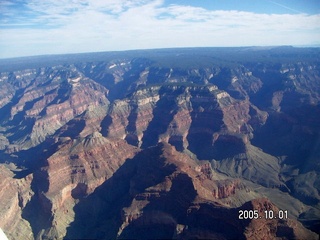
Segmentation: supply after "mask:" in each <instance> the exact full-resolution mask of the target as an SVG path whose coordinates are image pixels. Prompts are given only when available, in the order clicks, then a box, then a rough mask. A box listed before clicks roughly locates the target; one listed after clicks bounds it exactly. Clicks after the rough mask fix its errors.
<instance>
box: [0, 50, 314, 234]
mask: <svg viewBox="0 0 320 240" xmlns="http://www.w3.org/2000/svg"><path fill="white" fill-rule="evenodd" d="M319 71H320V48H294V47H290V46H283V47H243V48H181V49H154V50H139V51H138V50H137V51H124V52H105V53H87V54H72V55H52V56H37V57H24V58H15V59H1V60H0V171H1V174H0V215H1V216H2V217H1V218H0V228H2V229H3V231H4V232H5V233H6V235H7V236H8V238H9V239H62V238H65V239H117V238H118V239H132V238H133V239H171V238H173V239H272V238H277V237H278V238H284V239H292V238H297V239H318V238H319V233H320V232H319V229H320V195H319V191H320V121H319V119H320V74H319V73H320V72H319ZM266 215H267V216H266ZM266 217H268V218H266Z"/></svg>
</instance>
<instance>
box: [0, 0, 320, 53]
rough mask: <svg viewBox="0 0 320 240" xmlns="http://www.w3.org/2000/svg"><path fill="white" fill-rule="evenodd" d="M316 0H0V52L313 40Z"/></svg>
mask: <svg viewBox="0 0 320 240" xmlns="http://www.w3.org/2000/svg"><path fill="white" fill-rule="evenodd" d="M319 23H320V0H241V1H240V0H197V1H196V0H194V1H190V0H1V1H0V58H8V57H19V56H31V55H41V54H60V53H78V52H97V51H118V50H128V49H149V48H168V47H204V46H209V47H210V46H213V47H214V46H218V47H225V46H228V47H229V46H272V45H295V46H299V45H320V24H319Z"/></svg>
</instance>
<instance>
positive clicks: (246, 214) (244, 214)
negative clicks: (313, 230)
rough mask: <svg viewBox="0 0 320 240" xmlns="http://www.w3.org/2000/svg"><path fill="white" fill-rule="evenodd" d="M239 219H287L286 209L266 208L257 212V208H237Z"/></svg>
mask: <svg viewBox="0 0 320 240" xmlns="http://www.w3.org/2000/svg"><path fill="white" fill-rule="evenodd" d="M238 217H239V219H262V218H263V219H287V218H288V211H287V210H279V211H278V212H274V211H273V210H266V211H264V212H261V213H259V211H258V210H239V216H238Z"/></svg>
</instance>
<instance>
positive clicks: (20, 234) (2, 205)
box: [0, 164, 34, 239]
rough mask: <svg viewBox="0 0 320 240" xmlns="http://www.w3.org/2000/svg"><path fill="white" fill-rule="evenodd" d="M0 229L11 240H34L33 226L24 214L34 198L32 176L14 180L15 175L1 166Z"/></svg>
mask: <svg viewBox="0 0 320 240" xmlns="http://www.w3.org/2000/svg"><path fill="white" fill-rule="evenodd" d="M0 171H1V174H0V199H1V201H0V215H1V219H0V228H1V229H3V231H4V232H5V234H6V235H7V237H8V238H9V239H19V238H20V239H21V238H23V239H33V235H32V230H31V226H30V224H29V222H28V221H26V220H25V219H24V218H23V215H22V212H23V209H24V208H25V206H26V205H27V203H28V202H29V201H30V199H31V197H32V196H33V194H34V193H33V191H32V190H31V182H32V179H33V177H32V175H28V176H27V177H25V178H23V179H14V178H13V173H12V172H11V171H10V170H9V169H8V168H7V167H6V166H5V165H2V164H0Z"/></svg>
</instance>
